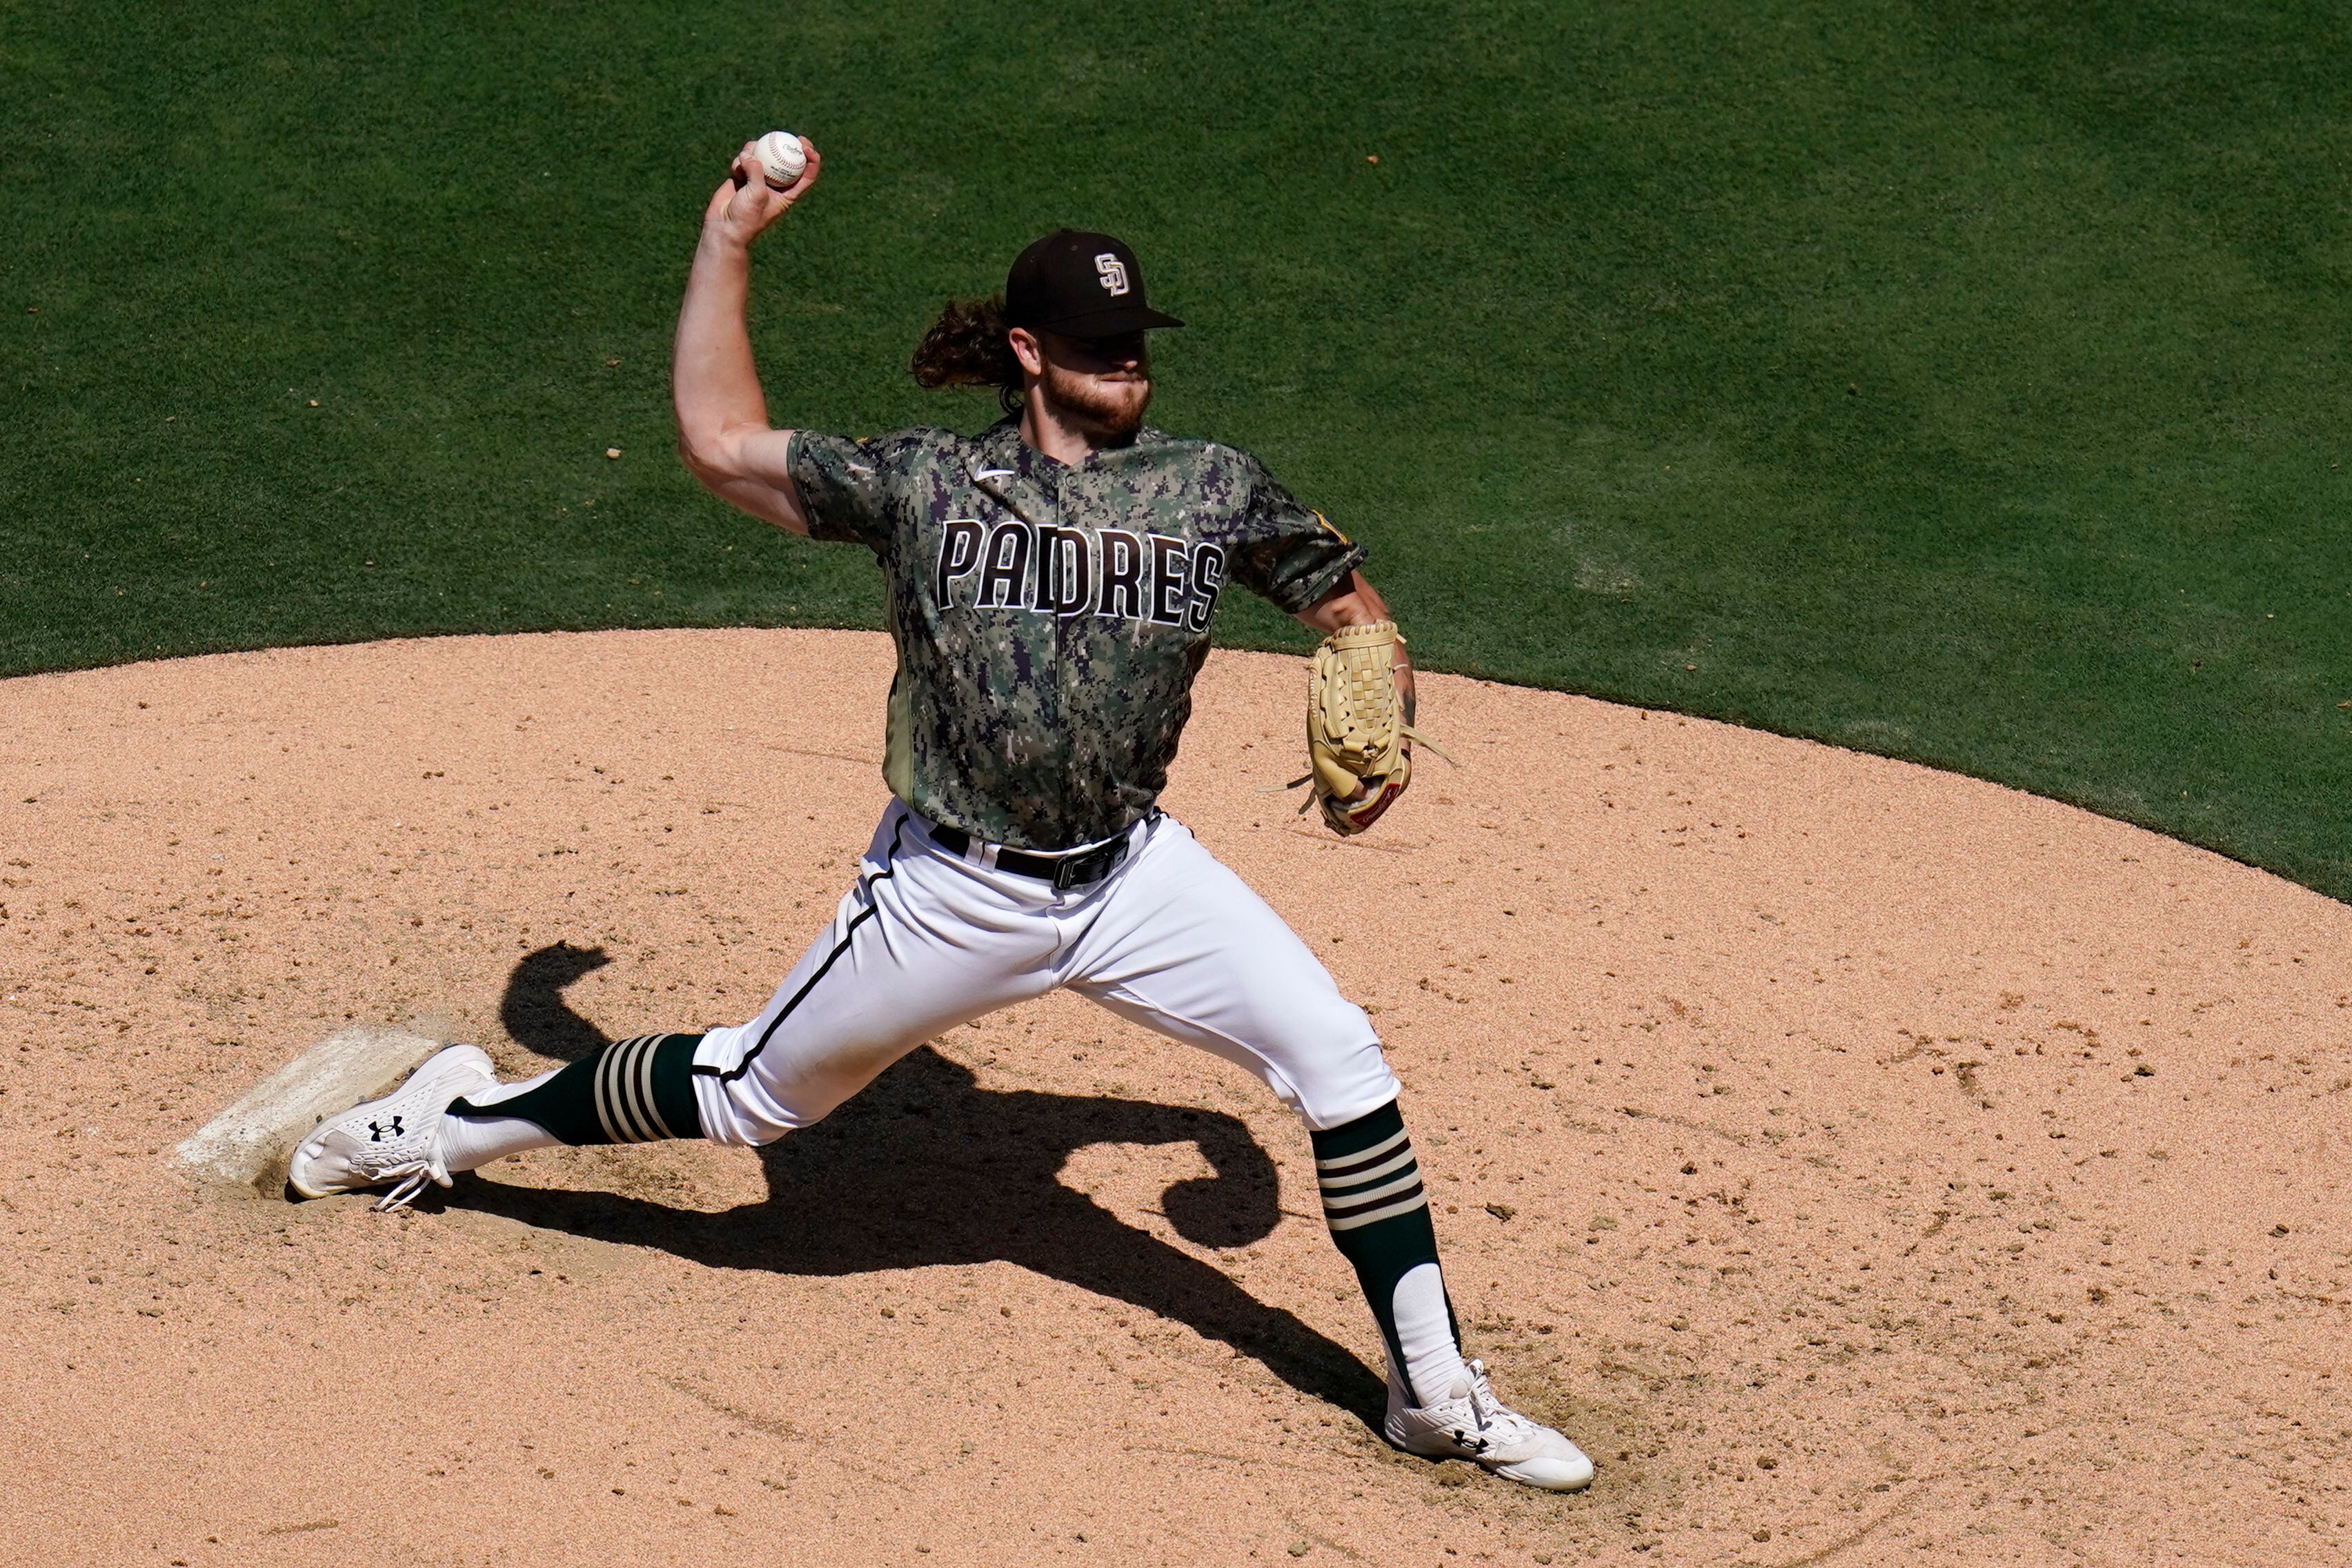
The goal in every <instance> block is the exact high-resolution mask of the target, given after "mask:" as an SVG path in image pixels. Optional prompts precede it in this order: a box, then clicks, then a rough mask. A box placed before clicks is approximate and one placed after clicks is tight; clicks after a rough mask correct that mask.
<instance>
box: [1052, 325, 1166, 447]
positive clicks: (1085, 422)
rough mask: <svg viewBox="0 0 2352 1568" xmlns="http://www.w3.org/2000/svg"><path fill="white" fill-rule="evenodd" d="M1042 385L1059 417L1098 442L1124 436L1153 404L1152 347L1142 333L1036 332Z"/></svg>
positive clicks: (1120, 438) (1130, 433)
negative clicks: (1081, 335)
mask: <svg viewBox="0 0 2352 1568" xmlns="http://www.w3.org/2000/svg"><path fill="white" fill-rule="evenodd" d="M1037 357H1038V360H1039V361H1041V369H1040V372H1039V376H1038V382H1039V386H1040V389H1041V390H1042V391H1043V392H1045V396H1046V398H1047V399H1048V400H1049V401H1051V402H1052V403H1053V404H1054V407H1055V410H1056V411H1058V412H1059V413H1061V415H1062V417H1063V418H1065V419H1066V420H1068V421H1069V422H1070V423H1073V424H1076V425H1077V426H1079V427H1080V428H1081V429H1083V430H1085V431H1086V433H1087V434H1088V435H1090V436H1092V437H1094V438H1095V439H1096V440H1097V441H1101V440H1114V441H1116V440H1124V439H1125V438H1127V437H1128V436H1130V435H1133V434H1135V432H1136V430H1137V428H1138V427H1139V426H1140V425H1141V424H1142V423H1143V411H1144V410H1145V409H1146V408H1148V407H1150V404H1151V350H1150V345H1149V344H1148V343H1147V342H1146V341H1145V340H1144V335H1143V334H1142V333H1141V332H1124V333H1121V334H1120V335H1119V336H1118V337H1116V338H1065V337H1063V336H1062V335H1061V334H1060V333H1058V332H1040V333H1038V334H1037Z"/></svg>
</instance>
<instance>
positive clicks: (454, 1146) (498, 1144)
mask: <svg viewBox="0 0 2352 1568" xmlns="http://www.w3.org/2000/svg"><path fill="white" fill-rule="evenodd" d="M561 1071H563V1070H562V1068H560V1067H559V1068H556V1069H554V1070H553V1071H547V1072H542V1073H541V1074H540V1075H539V1076H538V1077H536V1078H526V1079H523V1080H522V1081H521V1082H517V1083H501V1084H499V1086H498V1087H497V1088H496V1089H486V1090H484V1091H482V1092H480V1093H478V1094H468V1095H467V1096H466V1097H465V1099H466V1103H467V1104H468V1105H495V1104H497V1103H499V1102H500V1101H502V1100H511V1099H513V1098H514V1097H515V1096H516V1095H518V1094H521V1093H525V1092H529V1091H530V1090H533V1089H536V1088H538V1087H539V1086H540V1085H541V1084H542V1083H544V1082H547V1081H548V1080H549V1079H551V1078H552V1077H554V1076H555V1074H556V1073H557V1072H561ZM562 1142H563V1140H562V1139H561V1138H559V1137H556V1136H554V1135H553V1134H551V1133H549V1132H548V1130H547V1129H546V1128H544V1127H542V1126H541V1125H540V1124H538V1123H536V1122H526V1121H524V1120H523V1119H522V1118H521V1117H520V1116H444V1117H442V1118H441V1125H440V1127H439V1129H438V1130H437V1131H436V1134H435V1135H434V1147H435V1148H436V1150H437V1151H438V1152H439V1154H440V1155H441V1164H442V1166H443V1168H444V1169H446V1170H448V1171H450V1172H451V1173H453V1174H454V1173H456V1172H457V1171H471V1170H479V1169H481V1167H482V1166H486V1165H488V1164H489V1163H490V1162H491V1161H492V1160H502V1159H504V1158H506V1157H507V1156H508V1155H519V1154H521V1153H522V1152H523V1151H524V1150H526V1149H552V1148H556V1147H559V1146H561V1145H562Z"/></svg>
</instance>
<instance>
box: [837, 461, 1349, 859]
mask: <svg viewBox="0 0 2352 1568" xmlns="http://www.w3.org/2000/svg"><path fill="white" fill-rule="evenodd" d="M791 465H792V473H793V482H794V483H795V484H796V485H797V486H799V488H800V493H801V500H802V504H803V507H805V508H806V510H807V513H808V517H809V533H810V536H811V537H812V538H820V539H840V540H855V541H856V542H858V543H861V544H864V545H866V546H867V547H868V548H869V549H872V550H873V551H874V552H875V554H876V555H877V557H878V558H879V559H880V560H881V564H882V570H883V575H884V579H885V581H886V592H887V599H888V615H889V620H890V631H891V634H892V636H893V638H894V639H895V640H896V642H897V643H898V676H897V678H896V679H895V680H894V681H893V682H892V684H891V688H890V706H889V739H888V745H887V752H886V755H885V758H884V762H883V768H882V773H883V778H884V779H885V780H886V781H887V783H888V785H889V787H890V789H891V792H892V793H894V794H896V795H897V796H898V798H899V799H900V800H905V801H906V802H907V803H908V805H911V806H913V807H914V808H915V809H916V810H919V811H921V812H922V813H924V814H925V815H926V816H928V817H929V818H930V819H931V820H932V821H938V822H944V823H947V824H949V825H950V826H952V827H957V828H961V829H962V830H963V831H966V832H968V833H971V834H972V835H974V836H975V837H978V838H982V839H986V840H990V841H995V842H1000V843H1007V844H1011V845H1013V847H1015V848H1017V849H1025V850H1041V851H1042V850H1061V849H1067V848H1070V847H1072V846H1074V845H1077V844H1085V843H1091V842H1094V841H1097V840H1101V839H1105V838H1108V837H1109V836H1110V835H1112V834H1114V833H1117V832H1118V831H1121V830H1122V829H1124V828H1126V827H1128V826H1129V825H1130V824H1131V823H1133V822H1134V821H1136V820H1137V819H1139V818H1140V817H1141V816H1143V815H1144V813H1146V812H1147V811H1149V810H1150V809H1151V803H1152V801H1153V800H1155V799H1156V798H1157V797H1158V795H1159V793H1160V789H1161V788H1162V787H1163V786H1165V785H1166V783H1167V781H1168V764H1169V762H1170V761H1171V760H1172V759H1173V758H1174V757H1175V755H1176V746H1177V742H1178V739H1179V737H1181V733H1182V730H1183V727H1184V721H1185V720H1186V719H1187V718H1188V717H1189V716H1191V714H1192V677H1193V675H1194V674H1196V673H1198V671H1199V670H1200V667H1201V664H1202V660H1204V659H1205V658H1207V656H1208V650H1209V642H1208V637H1209V625H1210V622H1211V619H1212V618H1213V615H1214V614H1215V612H1216V605H1217V597H1218V595H1219V593H1220V592H1221V591H1223V588H1224V586H1225V584H1226V583H1227V582H1228V581H1234V582H1239V583H1240V584H1242V585H1243V586H1244V587H1245V588H1248V589H1250V590H1251V591H1254V592H1256V593H1259V594H1262V595H1264V596H1265V598H1266V599H1268V600H1270V601H1272V602H1273V603H1274V604H1276V606H1277V607H1279V608H1280V609H1282V610H1284V611H1286V612H1291V613H1296V612H1298V611H1301V610H1304V609H1305V608H1307V606H1308V605H1310V604H1312V603H1314V602H1315V601H1316V600H1318V599H1319V598H1321V597H1322V596H1323V595H1324V594H1325V593H1326V592H1328V591H1330V589H1331V588H1332V587H1334V586H1335V585H1337V584H1339V582H1341V581H1343V580H1345V578H1346V575H1347V573H1348V572H1349V571H1350V570H1353V569H1354V568H1355V567H1356V566H1358V565H1359V564H1360V563H1361V561H1362V560H1363V559H1364V554H1363V550H1362V549H1360V547H1358V546H1355V545H1352V544H1350V543H1349V542H1348V541H1347V540H1346V539H1345V538H1341V537H1340V536H1339V534H1338V533H1337V532H1336V531H1335V530H1334V529H1332V528H1331V527H1330V526H1329V525H1328V523H1326V522H1324V521H1323V519H1322V518H1321V517H1319V516H1318V515H1317V514H1316V513H1314V512H1312V511H1310V510H1308V509H1307V507H1302V506H1300V505H1299V504H1298V503H1297V501H1295V500H1293V499H1292V498H1291V497H1290V496H1289V494H1288V492H1286V491H1285V490H1284V489H1283V488H1282V486H1279V485H1277V484H1276V483H1275V482H1274V480H1273V478H1272V477H1271V476H1269V475H1268V474H1267V473H1266V471H1265V466H1264V465H1262V464H1260V463H1259V462H1258V461H1257V459H1255V457H1252V456H1251V455H1248V454H1247V453H1245V452H1241V451H1237V450H1235V449H1234V448H1233V447H1230V446H1222V445H1218V444H1214V443H1212V442H1203V441H1192V440H1183V439H1179V438H1175V437H1171V436H1168V435H1164V434H1160V432H1158V431H1155V430H1151V429H1149V428H1147V429H1145V430H1144V431H1142V432H1140V433H1139V434H1138V435H1137V437H1136V440H1135V442H1134V444H1132V445H1129V446H1125V447H1115V448H1110V449H1107V450H1104V451H1101V452H1097V453H1096V454H1095V455H1092V456H1091V457H1089V458H1087V460H1086V461H1085V462H1084V463H1081V464H1078V465H1074V466H1073V465H1065V464H1062V463H1059V462H1056V461H1055V459H1053V458H1051V457H1048V456H1045V455H1044V454H1042V453H1039V452H1036V451H1034V450H1033V449H1031V448H1030V447H1028V446H1026V445H1024V444H1023V443H1022V441H1021V437H1020V433H1019V429H1018V427H1017V425H1016V424H1015V423H1013V421H1012V420H1009V419H1008V420H1005V421H1003V422H1001V423H997V424H995V425H993V426H991V427H990V428H989V429H988V430H986V431H983V432H982V434H979V435H977V436H971V437H967V436H963V435H959V434H956V433H955V432H953V431H949V430H940V429H931V428H925V429H917V430H906V431H899V432H897V433H895V434H889V435H883V436H877V437H876V438H874V439H873V440H870V441H852V440H849V439H846V438H845V437H842V436H834V435H820V434H813V433H810V432H806V431H803V432H800V433H798V434H795V435H794V437H793V447H792V456H791Z"/></svg>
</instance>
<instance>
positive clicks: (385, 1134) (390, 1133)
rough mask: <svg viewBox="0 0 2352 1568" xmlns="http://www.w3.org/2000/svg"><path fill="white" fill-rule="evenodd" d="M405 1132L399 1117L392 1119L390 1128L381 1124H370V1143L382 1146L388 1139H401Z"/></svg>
mask: <svg viewBox="0 0 2352 1568" xmlns="http://www.w3.org/2000/svg"><path fill="white" fill-rule="evenodd" d="M404 1131H405V1129H404V1128H403V1127H402V1126H401V1124H400V1118H399V1117H397V1116H394V1118H393V1119H392V1125H391V1126H389V1127H387V1126H385V1125H384V1124H383V1123H381V1122H370V1123H369V1124H368V1142H369V1143H371V1144H381V1143H383V1141H384V1140H385V1139H386V1138H397V1137H399V1136H400V1135H401V1134H402V1133H403V1132H404Z"/></svg>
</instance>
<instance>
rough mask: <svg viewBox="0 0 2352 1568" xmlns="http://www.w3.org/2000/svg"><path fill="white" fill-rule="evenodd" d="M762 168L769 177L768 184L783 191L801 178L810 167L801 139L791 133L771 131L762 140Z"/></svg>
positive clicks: (760, 144)
mask: <svg viewBox="0 0 2352 1568" xmlns="http://www.w3.org/2000/svg"><path fill="white" fill-rule="evenodd" d="M759 147H760V167H761V171H762V172H765V173H766V174H767V176H768V183H769V185H770V186H772V188H774V189H776V190H779V191H781V190H783V189H784V188H785V187H787V186H789V185H790V184H791V183H793V181H795V180H797V179H799V178H800V177H801V171H802V170H803V169H805V168H807V167H808V154H807V153H805V152H802V151H801V139H800V138H799V137H797V136H795V135H793V133H792V132H791V131H769V132H768V133H767V134H766V135H765V136H762V137H761V138H760V143H759Z"/></svg>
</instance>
